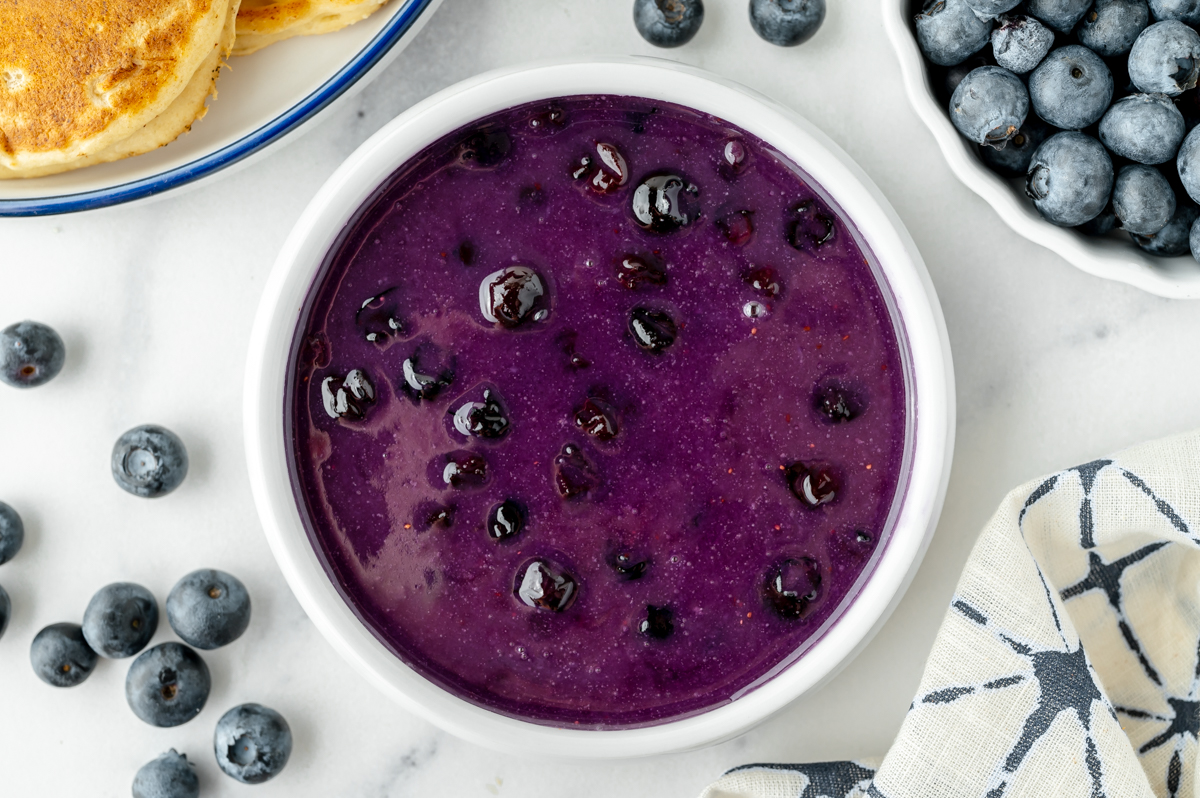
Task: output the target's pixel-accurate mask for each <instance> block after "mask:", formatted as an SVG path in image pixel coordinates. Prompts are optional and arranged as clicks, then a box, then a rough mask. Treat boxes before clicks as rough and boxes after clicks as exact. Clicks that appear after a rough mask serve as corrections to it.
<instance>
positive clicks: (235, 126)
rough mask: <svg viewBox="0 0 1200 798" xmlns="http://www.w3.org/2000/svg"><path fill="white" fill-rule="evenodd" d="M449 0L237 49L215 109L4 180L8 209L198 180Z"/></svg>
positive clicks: (72, 207) (396, 47) (383, 61)
mask: <svg viewBox="0 0 1200 798" xmlns="http://www.w3.org/2000/svg"><path fill="white" fill-rule="evenodd" d="M440 4H441V0H392V2H391V3H390V4H389V5H387V6H386V7H384V8H383V9H381V10H380V11H378V12H376V13H375V14H372V15H371V16H370V17H367V18H366V19H365V20H363V21H362V22H358V23H356V24H354V25H351V26H349V27H347V28H343V29H342V30H340V31H338V32H336V33H329V34H325V35H323V36H298V37H296V38H293V39H288V40H287V41H284V42H280V43H279V44H273V45H271V46H270V47H267V48H265V49H263V50H259V51H258V52H257V53H254V54H253V55H248V56H243V57H240V58H232V59H230V62H229V64H230V68H228V69H223V70H222V71H221V77H220V79H219V80H218V81H217V91H218V92H219V97H218V98H217V99H216V100H214V101H210V105H209V110H208V114H207V115H206V116H205V117H204V118H203V119H202V120H200V121H199V122H197V123H196V124H195V125H194V126H193V127H192V130H191V132H189V133H185V134H184V135H182V136H180V137H179V138H178V139H176V140H175V141H174V142H172V143H170V144H168V145H167V146H165V147H161V148H159V149H157V150H155V151H153V152H148V153H146V154H144V155H139V156H137V157H134V158H126V159H124V160H121V161H114V162H113V163H107V164H101V165H99V166H91V167H87V168H84V169H76V170H74V171H71V172H64V173H62V174H58V175H51V176H50V177H39V178H33V179H29V180H0V216H43V215H48V214H54V213H70V212H72V211H82V210H90V209H92V208H103V207H105V206H108V205H118V204H120V203H124V202H131V201H134V200H140V199H144V198H146V197H151V196H154V195H157V194H161V193H163V192H164V191H170V190H172V189H175V188H179V187H181V186H185V185H190V184H194V183H195V182H196V181H198V180H203V179H204V178H207V177H211V176H212V175H214V174H216V173H217V172H220V171H221V170H223V169H226V168H228V167H230V166H232V165H234V164H237V163H243V162H244V161H245V159H246V158H248V157H250V156H251V155H255V154H258V153H261V152H262V151H264V150H265V149H266V148H267V147H269V146H270V145H272V144H276V143H278V142H279V141H281V140H283V139H284V138H285V137H287V136H289V135H291V134H293V133H295V132H297V131H298V130H299V129H300V128H301V127H302V126H304V125H305V124H307V123H309V122H311V121H312V120H313V119H314V118H315V117H316V116H317V115H318V114H320V113H321V112H323V111H325V110H326V109H328V108H329V107H330V104H331V103H333V102H334V101H335V100H337V99H339V98H341V97H347V96H350V95H351V94H353V90H357V89H358V88H362V86H365V85H366V82H367V81H369V80H370V79H371V78H373V77H374V76H375V75H377V74H379V72H381V71H382V70H383V68H384V67H385V66H387V64H388V63H389V62H390V61H391V59H392V58H394V57H395V56H396V55H397V54H399V52H400V51H401V50H402V49H403V48H404V46H405V45H406V44H408V42H409V41H411V40H412V38H413V36H415V35H416V33H417V31H418V30H420V28H421V26H422V25H424V24H425V22H426V21H427V20H428V19H429V18H430V17H431V16H432V15H433V12H434V10H435V9H436V8H437V6H439V5H440Z"/></svg>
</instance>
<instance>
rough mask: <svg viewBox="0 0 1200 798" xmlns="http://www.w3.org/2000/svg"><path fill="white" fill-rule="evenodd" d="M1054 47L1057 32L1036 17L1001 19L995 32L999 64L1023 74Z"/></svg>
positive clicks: (993, 48) (994, 39)
mask: <svg viewBox="0 0 1200 798" xmlns="http://www.w3.org/2000/svg"><path fill="white" fill-rule="evenodd" d="M1053 46H1054V32H1053V31H1052V30H1050V29H1049V28H1047V27H1046V26H1045V25H1043V24H1042V23H1040V22H1038V21H1037V20H1036V19H1034V18H1033V17H1023V16H1019V15H1014V16H1011V17H1001V18H1000V24H999V25H998V26H996V29H995V30H993V31H992V53H993V54H994V55H995V56H996V63H997V64H999V65H1000V66H1002V67H1004V68H1005V69H1007V70H1008V71H1009V72H1014V73H1016V74H1018V75H1024V74H1025V73H1026V72H1029V71H1030V70H1032V69H1033V68H1034V67H1036V66H1037V65H1038V64H1040V63H1042V59H1043V58H1045V57H1046V53H1048V52H1050V48H1051V47H1053Z"/></svg>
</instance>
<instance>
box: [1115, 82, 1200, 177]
mask: <svg viewBox="0 0 1200 798" xmlns="http://www.w3.org/2000/svg"><path fill="white" fill-rule="evenodd" d="M1185 128H1186V125H1185V123H1184V120H1183V114H1181V113H1180V112H1179V109H1178V108H1176V107H1175V103H1173V102H1171V98H1170V97H1167V96H1166V95H1165V94H1131V95H1129V96H1128V97H1122V98H1121V99H1120V100H1117V101H1116V102H1115V103H1113V104H1112V107H1111V108H1109V109H1108V113H1106V114H1105V115H1104V118H1103V119H1101V120H1100V140H1101V141H1102V142H1104V146H1106V147H1108V148H1109V149H1110V150H1112V151H1113V152H1114V153H1116V154H1117V155H1120V156H1121V157H1123V158H1128V159H1129V160H1131V161H1137V162H1138V163H1145V164H1159V163H1166V162H1167V161H1169V160H1171V159H1172V158H1174V157H1175V153H1176V152H1178V151H1179V143H1180V142H1182V141H1183V135H1184V132H1185Z"/></svg>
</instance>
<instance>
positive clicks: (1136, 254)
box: [882, 0, 1200, 299]
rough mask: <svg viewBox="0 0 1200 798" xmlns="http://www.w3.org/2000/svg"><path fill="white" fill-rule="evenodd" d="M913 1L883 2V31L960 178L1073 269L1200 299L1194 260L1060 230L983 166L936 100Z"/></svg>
mask: <svg viewBox="0 0 1200 798" xmlns="http://www.w3.org/2000/svg"><path fill="white" fill-rule="evenodd" d="M909 3H910V0H883V2H882V5H883V9H882V11H883V27H884V30H885V31H886V32H887V36H888V39H889V40H890V41H891V43H892V49H893V50H895V52H896V57H897V58H898V59H899V61H900V76H901V79H902V80H903V82H904V89H905V93H906V94H907V95H908V99H909V102H910V103H911V104H912V106H913V108H914V109H915V110H916V112H917V116H919V117H920V118H921V121H922V122H924V123H925V126H926V127H927V128H929V132H930V133H932V134H933V138H934V140H935V141H937V145H938V149H940V150H941V151H942V156H943V157H944V158H945V159H946V162H947V163H948V164H949V165H950V170H951V171H952V172H954V174H955V176H956V177H957V178H958V179H959V180H960V181H962V182H963V184H964V185H966V186H967V188H969V189H971V190H972V191H974V192H975V193H976V194H978V195H979V196H980V197H982V198H983V200H984V201H985V202H987V203H988V204H989V205H991V206H992V209H993V210H995V211H996V213H997V214H998V215H999V216H1000V218H1001V219H1002V220H1004V223H1005V224H1007V225H1008V226H1009V227H1010V228H1012V229H1013V230H1014V231H1016V232H1017V233H1018V234H1020V235H1021V236H1023V237H1025V238H1027V239H1029V240H1030V241H1032V242H1034V243H1035V244H1041V245H1042V246H1043V247H1045V248H1046V249H1049V250H1051V251H1053V252H1055V253H1057V254H1058V255H1059V256H1061V257H1062V258H1063V259H1065V260H1066V261H1067V262H1068V263H1070V264H1071V265H1072V266H1075V267H1076V268H1078V269H1080V270H1082V271H1084V272H1087V273H1088V274H1091V275H1094V276H1096V277H1102V278H1104V279H1106V280H1116V281H1117V282H1122V283H1126V284H1128V285H1132V286H1134V287H1136V288H1140V289H1142V290H1143V291H1146V292H1148V293H1151V294H1156V295H1158V296H1162V297H1168V298H1172V299H1200V268H1197V264H1196V262H1195V260H1193V259H1192V258H1191V256H1188V255H1180V256H1178V257H1174V258H1160V257H1156V256H1153V255H1149V254H1147V253H1145V252H1143V251H1142V250H1140V249H1139V248H1138V247H1137V246H1136V245H1135V244H1134V243H1133V242H1131V241H1129V242H1121V241H1118V240H1116V239H1095V238H1088V237H1087V236H1084V235H1083V234H1081V233H1077V232H1075V231H1073V230H1070V229H1069V228H1064V227H1057V226H1055V225H1053V224H1051V223H1049V222H1047V221H1045V220H1044V219H1042V217H1041V216H1040V215H1039V214H1038V212H1037V210H1036V209H1034V207H1033V203H1031V202H1029V201H1028V200H1026V199H1025V198H1024V197H1023V196H1021V195H1020V193H1019V192H1018V190H1017V189H1016V188H1015V184H1014V183H1013V182H1012V181H1009V180H1006V179H1005V178H1003V177H1001V176H1000V175H998V174H996V173H995V172H993V171H991V170H990V169H988V168H987V167H986V166H984V164H983V163H982V162H981V161H980V160H979V158H978V157H977V156H976V154H975V152H974V151H973V147H974V146H975V145H973V144H972V143H971V142H969V141H967V140H966V139H965V138H963V137H962V136H961V135H959V133H958V131H957V130H956V129H955V128H954V125H953V123H951V121H950V117H949V116H947V114H946V110H945V109H944V108H943V107H942V106H941V105H940V104H939V103H938V102H937V100H936V99H935V96H934V93H933V86H932V84H931V83H930V81H929V72H928V69H927V68H926V64H925V59H924V57H923V56H922V55H921V50H920V47H919V46H918V45H917V40H916V36H915V35H914V33H913V31H912V29H911V28H910V26H909ZM986 46H989V45H985V47H986Z"/></svg>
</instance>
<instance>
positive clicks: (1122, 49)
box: [1075, 0, 1150, 56]
mask: <svg viewBox="0 0 1200 798" xmlns="http://www.w3.org/2000/svg"><path fill="white" fill-rule="evenodd" d="M1149 24H1150V8H1149V7H1148V6H1147V5H1146V0H1096V4H1095V5H1094V6H1092V8H1091V10H1090V11H1088V12H1087V13H1086V14H1084V15H1083V21H1082V22H1080V23H1079V27H1078V28H1077V29H1076V30H1075V35H1076V36H1077V37H1078V38H1079V43H1080V44H1082V45H1083V46H1084V47H1087V48H1088V49H1089V50H1091V51H1092V52H1094V53H1095V54H1096V55H1103V56H1114V55H1124V54H1125V53H1127V52H1129V48H1131V47H1133V43H1134V42H1135V41H1136V40H1137V37H1138V34H1140V33H1141V32H1142V31H1143V30H1144V29H1145V28H1146V26H1147V25H1149Z"/></svg>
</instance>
